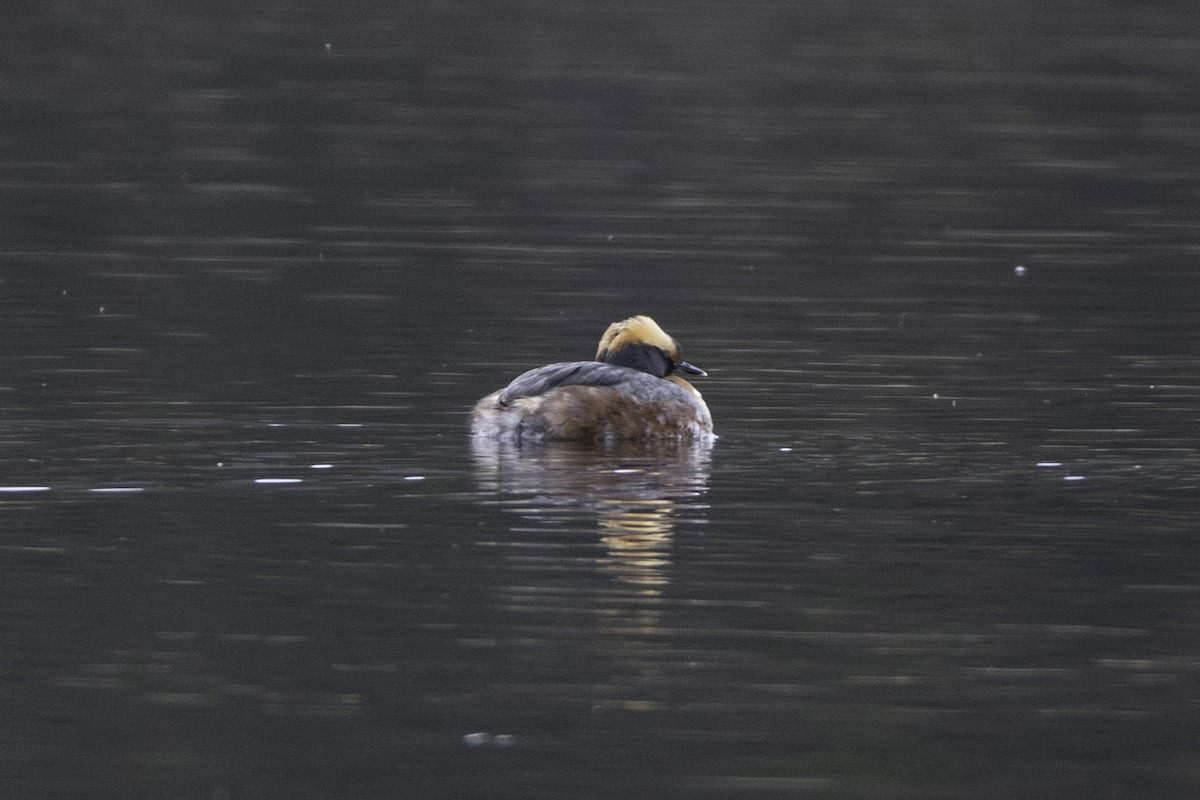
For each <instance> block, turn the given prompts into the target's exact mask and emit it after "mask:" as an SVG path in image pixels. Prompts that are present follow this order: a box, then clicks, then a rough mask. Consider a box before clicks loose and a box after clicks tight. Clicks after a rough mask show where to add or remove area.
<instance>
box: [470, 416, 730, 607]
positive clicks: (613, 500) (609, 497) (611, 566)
mask: <svg viewBox="0 0 1200 800" xmlns="http://www.w3.org/2000/svg"><path fill="white" fill-rule="evenodd" d="M471 447H472V454H473V456H474V459H475V473H476V478H477V480H478V483H479V485H480V488H482V489H483V490H484V491H488V492H492V493H494V494H495V495H496V496H498V497H499V498H501V500H502V501H505V500H514V501H517V502H516V503H515V504H514V509H513V510H514V511H515V512H516V513H519V514H520V515H521V516H523V517H527V518H530V519H536V520H540V521H543V522H568V523H570V522H577V521H578V520H579V519H580V517H586V518H588V519H591V518H594V520H595V525H596V527H597V528H598V529H599V532H600V541H601V542H602V543H603V545H604V547H605V550H606V554H605V557H604V558H603V559H601V561H600V566H601V567H602V568H603V569H604V570H605V571H608V572H611V574H613V576H614V577H616V578H617V579H618V580H619V581H621V582H622V583H623V584H625V585H629V586H635V587H639V588H641V589H645V590H651V591H654V590H655V589H654V587H660V586H661V585H663V584H665V583H666V582H667V581H668V579H669V575H668V570H669V566H670V562H671V547H672V543H673V539H674V534H675V528H676V522H677V519H678V516H679V514H680V512H681V511H684V510H699V509H702V508H704V506H703V505H702V504H701V502H700V501H699V499H698V498H700V497H701V496H702V495H703V494H704V492H705V491H707V485H708V468H709V461H710V458H711V451H712V442H711V441H705V442H683V441H667V442H654V443H645V442H643V443H625V444H614V445H608V446H599V447H598V446H592V445H583V444H577V443H567V442H564V443H559V444H546V445H542V446H540V447H538V448H535V449H531V448H528V447H525V448H522V447H518V446H516V445H514V444H511V443H504V442H497V441H493V440H489V439H481V438H478V437H476V438H473V439H472V443H471Z"/></svg>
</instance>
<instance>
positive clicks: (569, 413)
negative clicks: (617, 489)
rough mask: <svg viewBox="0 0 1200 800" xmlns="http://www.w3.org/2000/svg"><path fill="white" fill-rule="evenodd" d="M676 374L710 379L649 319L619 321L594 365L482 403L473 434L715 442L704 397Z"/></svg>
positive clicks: (545, 371)
mask: <svg viewBox="0 0 1200 800" xmlns="http://www.w3.org/2000/svg"><path fill="white" fill-rule="evenodd" d="M675 372H685V373H689V374H692V375H704V374H705V373H704V371H703V370H701V369H699V368H698V367H694V366H692V365H691V364H688V363H687V362H686V361H683V360H682V358H681V357H680V351H679V343H678V342H676V341H675V340H674V339H672V338H671V337H670V336H668V335H667V334H666V333H665V332H664V331H663V330H662V328H660V327H659V326H658V323H656V322H655V321H654V320H652V319H651V318H650V317H646V316H637V317H631V318H629V319H627V320H622V321H621V322H614V323H613V324H612V325H610V326H609V327H608V329H607V330H606V331H605V332H604V336H603V337H601V339H600V345H599V347H598V349H597V351H596V360H595V361H569V362H564V363H559V364H547V365H546V366H544V367H537V368H536V369H531V370H529V371H528V372H525V373H523V374H522V375H519V376H518V377H517V378H516V379H515V380H514V381H513V382H512V383H510V384H509V385H508V386H506V387H504V388H503V389H500V390H498V391H495V392H492V393H491V394H489V395H487V396H486V397H484V398H483V399H482V400H480V401H479V402H478V403H477V404H476V405H475V409H474V411H473V412H472V414H471V433H472V435H474V436H476V437H482V438H487V439H496V440H499V441H507V442H524V441H548V440H574V441H597V442H611V441H621V440H651V439H711V438H713V432H712V415H711V414H710V413H709V410H708V406H707V405H706V404H705V402H704V398H702V397H701V396H700V392H698V391H696V389H695V387H693V386H692V385H691V384H690V383H688V382H687V381H686V380H684V379H683V378H681V377H679V376H678V375H676V374H674V373H675Z"/></svg>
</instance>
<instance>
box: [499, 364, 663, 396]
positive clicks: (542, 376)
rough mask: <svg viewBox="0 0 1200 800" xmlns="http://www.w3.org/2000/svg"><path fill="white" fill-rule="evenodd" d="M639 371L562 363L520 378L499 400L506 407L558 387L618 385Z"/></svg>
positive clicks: (536, 370) (601, 365) (606, 365)
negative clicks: (523, 398)
mask: <svg viewBox="0 0 1200 800" xmlns="http://www.w3.org/2000/svg"><path fill="white" fill-rule="evenodd" d="M638 374H641V373H638V371H637V370H633V369H630V368H628V367H617V366H613V365H612V364H604V363H601V362H599V361H568V362H566V363H563V364H547V365H546V366H544V367H538V368H537V369H531V370H529V372H526V373H524V374H522V375H518V376H517V377H516V379H515V380H513V382H512V383H510V384H509V385H508V386H506V387H504V391H502V392H500V397H499V398H497V401H498V402H499V403H500V405H507V404H508V403H511V402H512V401H514V400H518V399H520V398H522V397H534V396H536V395H539V394H544V393H546V392H548V391H550V390H551V389H556V388H558V387H559V386H616V385H617V384H618V383H622V382H624V381H627V380H630V378H631V376H636V375H638Z"/></svg>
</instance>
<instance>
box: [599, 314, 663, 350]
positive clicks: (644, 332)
mask: <svg viewBox="0 0 1200 800" xmlns="http://www.w3.org/2000/svg"><path fill="white" fill-rule="evenodd" d="M637 344H642V345H649V346H650V347H657V348H658V349H659V350H662V351H663V352H664V353H666V354H667V356H668V357H669V358H670V359H672V360H673V361H678V360H679V357H680V351H679V342H677V341H675V340H674V339H672V338H671V337H670V336H668V335H667V332H666V331H664V330H663V329H662V328H660V327H659V326H658V323H657V322H655V321H654V320H652V319H650V317H647V316H645V315H644V314H639V315H638V316H636V317H630V318H629V319H623V320H621V321H620V322H614V323H613V324H612V325H609V326H608V330H606V331H605V332H604V335H603V336H601V337H600V346H599V347H598V348H597V349H596V360H597V361H607V360H608V359H609V358H610V357H611V356H612V354H613V353H616V352H617V351H618V350H621V349H622V348H625V347H630V346H631V345H637Z"/></svg>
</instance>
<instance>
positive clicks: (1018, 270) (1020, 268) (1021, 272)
mask: <svg viewBox="0 0 1200 800" xmlns="http://www.w3.org/2000/svg"><path fill="white" fill-rule="evenodd" d="M1013 272H1014V273H1016V274H1017V275H1024V274H1025V267H1024V266H1022V265H1021V264H1017V265H1016V266H1015V267H1013Z"/></svg>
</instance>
